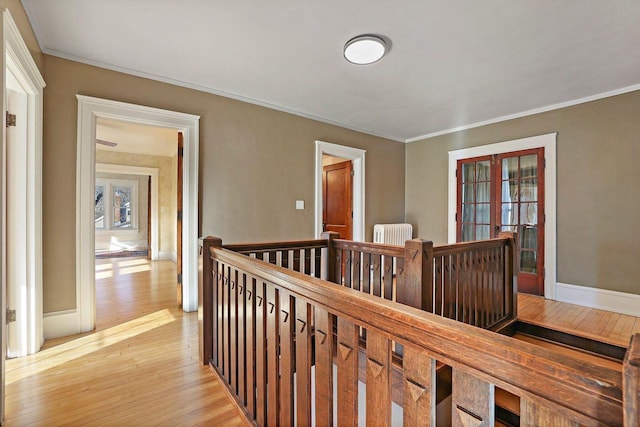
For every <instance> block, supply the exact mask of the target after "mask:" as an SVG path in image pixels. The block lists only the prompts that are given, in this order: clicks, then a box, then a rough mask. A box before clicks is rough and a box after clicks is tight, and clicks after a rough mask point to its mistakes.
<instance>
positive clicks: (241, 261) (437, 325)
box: [205, 247, 622, 425]
mask: <svg viewBox="0 0 640 427" xmlns="http://www.w3.org/2000/svg"><path fill="white" fill-rule="evenodd" d="M210 254H211V257H212V259H214V260H216V261H218V262H221V263H223V264H225V265H233V266H235V268H237V269H239V270H242V271H243V272H244V273H246V274H247V275H252V276H254V277H259V278H261V280H265V281H268V282H270V283H273V284H274V285H275V286H277V287H278V288H280V289H281V290H283V291H285V292H288V293H289V294H291V295H293V296H297V297H301V298H303V299H304V300H306V301H308V302H310V303H313V304H314V305H317V306H320V307H322V308H323V309H325V310H327V311H328V312H330V313H333V314H335V315H337V316H339V317H341V318H346V319H349V320H350V321H353V322H355V323H356V324H358V325H360V326H364V327H365V328H368V329H375V330H378V331H379V332H381V333H382V334H383V335H386V336H387V337H389V338H390V339H393V340H396V341H398V342H399V343H402V344H407V345H409V344H410V345H412V346H414V347H417V348H420V349H421V350H422V351H423V352H425V353H426V354H429V355H431V357H434V358H437V359H438V360H440V361H442V362H444V363H446V364H448V365H450V366H452V367H454V368H456V369H459V370H462V371H465V372H469V373H472V374H473V375H475V376H477V377H479V378H483V379H485V380H488V381H490V382H492V383H494V384H495V385H497V386H499V387H501V388H503V389H505V390H507V391H510V392H513V393H516V394H519V395H525V396H527V397H529V398H531V399H534V400H540V399H542V401H544V402H548V404H549V405H551V406H552V407H553V408H554V409H555V410H561V411H562V412H564V413H565V414H569V416H570V417H572V418H575V417H576V416H578V414H581V415H582V417H578V418H575V419H577V420H578V421H580V422H587V423H593V422H594V421H596V422H602V423H605V424H610V425H621V424H622V411H621V401H622V391H621V390H622V378H621V374H620V372H619V371H616V370H615V369H611V368H606V367H602V366H598V365H596V364H593V363H590V362H585V361H579V360H576V359H573V358H571V357H567V356H563V355H561V354H560V353H557V352H554V351H550V350H548V349H543V348H540V347H537V346H535V345H532V344H528V343H525V342H521V341H517V340H515V339H512V338H509V337H506V336H502V335H498V334H495V333H492V332H489V331H486V330H482V329H480V328H474V327H472V326H469V325H466V324H463V323H459V322H455V321H452V320H449V319H446V318H442V317H439V316H435V315H432V314H429V313H425V312H423V311H421V310H418V309H414V308H412V307H407V306H403V305H400V304H397V303H393V302H390V301H386V300H383V299H381V298H376V297H373V296H370V295H366V294H363V293H360V292H357V291H354V290H351V289H347V288H343V287H340V286H336V285H334V284H332V283H329V282H326V281H323V280H319V279H315V278H312V277H309V276H307V275H304V274H301V273H297V272H295V271H291V270H287V269H284V268H280V267H278V266H274V265H269V264H266V263H264V262H261V261H258V260H254V259H250V258H248V257H246V256H243V255H240V254H237V253H234V252H232V251H229V250H226V249H222V248H216V247H211V248H210ZM205 255H206V254H205ZM585 417H586V418H585Z"/></svg>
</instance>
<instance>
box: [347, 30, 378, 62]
mask: <svg viewBox="0 0 640 427" xmlns="http://www.w3.org/2000/svg"><path fill="white" fill-rule="evenodd" d="M386 51H387V44H386V43H385V41H384V40H383V39H382V38H381V37H378V36H374V35H370V34H366V35H361V36H357V37H354V38H352V39H351V40H349V41H348V42H347V44H345V45H344V58H345V59H346V60H347V61H349V62H351V63H352V64H357V65H366V64H372V63H374V62H376V61H379V60H380V59H381V58H382V57H383V56H384V54H385V52H386Z"/></svg>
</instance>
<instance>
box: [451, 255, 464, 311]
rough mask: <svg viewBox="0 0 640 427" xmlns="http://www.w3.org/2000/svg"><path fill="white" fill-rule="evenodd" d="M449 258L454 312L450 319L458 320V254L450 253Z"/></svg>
mask: <svg viewBox="0 0 640 427" xmlns="http://www.w3.org/2000/svg"><path fill="white" fill-rule="evenodd" d="M449 260H450V262H451V264H450V265H451V287H452V288H453V292H452V296H453V297H454V299H453V303H454V304H453V307H452V309H453V312H454V313H453V315H452V316H451V319H455V320H460V314H461V311H460V306H461V305H462V304H460V302H461V297H462V292H461V291H462V289H461V288H460V279H459V277H458V276H459V273H460V254H452V255H450V256H449Z"/></svg>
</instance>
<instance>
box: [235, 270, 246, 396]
mask: <svg viewBox="0 0 640 427" xmlns="http://www.w3.org/2000/svg"><path fill="white" fill-rule="evenodd" d="M237 277H238V280H237V282H236V288H237V290H238V321H237V325H238V398H239V399H240V402H241V403H242V404H243V405H244V406H246V402H247V398H246V370H247V361H246V330H247V325H246V304H247V302H246V292H245V287H246V278H247V276H246V275H245V274H244V273H243V272H239V273H238V276H237Z"/></svg>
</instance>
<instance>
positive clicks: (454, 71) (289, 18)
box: [22, 0, 640, 141]
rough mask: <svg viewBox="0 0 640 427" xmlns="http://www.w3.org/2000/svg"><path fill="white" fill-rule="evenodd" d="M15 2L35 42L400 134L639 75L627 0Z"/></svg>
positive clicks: (638, 81) (589, 94)
mask: <svg viewBox="0 0 640 427" xmlns="http://www.w3.org/2000/svg"><path fill="white" fill-rule="evenodd" d="M22 3H23V5H24V6H25V9H26V11H27V14H28V16H29V19H30V21H31V24H32V26H33V28H34V31H35V33H36V36H37V38H38V41H39V43H40V47H41V49H42V51H43V52H45V53H48V54H51V55H57V56H61V57H63V58H69V59H73V60H76V61H80V62H85V63H89V64H94V65H99V66H102V67H106V68H110V69H115V70H120V71H124V72H128V73H131V74H136V75H141V76H146V77H150V78H153V79H157V80H161V81H166V82H171V83H174V84H178V85H182V86H186V87H191V88H196V89H200V90H203V91H207V92H212V93H216V94H221V95H224V96H229V97H232V98H236V99H241V100H244V101H248V102H253V103H256V104H260V105H266V106H269V107H272V108H276V109H279V110H283V111H289V112H292V113H294V114H298V115H302V116H306V117H311V118H314V119H318V120H322V121H325V122H329V123H335V124H338V125H341V126H344V127H347V128H351V129H356V130H361V131H364V132H367V133H370V134H373V135H380V136H386V137H389V138H392V139H396V140H399V141H411V140H415V139H419V138H421V137H424V136H431V135H434V134H440V133H445V132H447V131H451V130H454V129H459V128H466V127H472V126H474V125H477V124H480V123H487V122H493V121H498V120H501V119H505V118H510V117H517V116H520V115H525V114H528V113H532V112H537V111H545V110H548V109H552V108H556V107H560V106H565V105H571V104H575V103H578V102H583V101H585V100H590V99H597V98H599V97H602V96H608V95H612V94H617V93H623V92H628V91H630V90H637V89H640V1H638V0H553V1H551V0H547V1H540V0H519V1H513V0H483V1H478V0H455V1H451V0H413V1H404V0H400V1H394V2H389V1H385V0H350V1H339V0H325V1H313V2H311V1H291V0H288V1H287V0H271V1H221V0H217V1H215V0H209V1H204V0H180V1H177V0H110V1H104V0H56V1H51V0H22ZM362 33H375V34H380V35H383V36H385V37H388V38H389V39H390V40H391V42H392V48H391V50H390V52H389V53H388V54H387V55H386V56H385V57H384V58H383V59H382V60H381V61H379V62H377V63H375V64H372V65H367V66H356V65H353V64H349V63H347V62H346V61H345V60H344V58H343V56H342V47H343V46H344V44H345V42H346V41H347V40H349V39H351V38H352V37H354V36H356V35H358V34H362Z"/></svg>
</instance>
